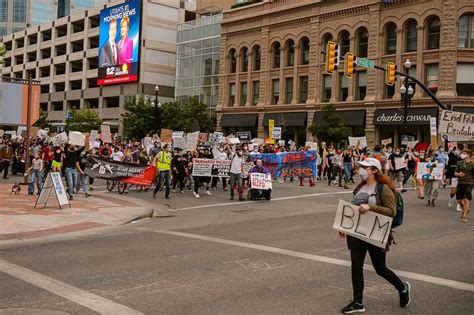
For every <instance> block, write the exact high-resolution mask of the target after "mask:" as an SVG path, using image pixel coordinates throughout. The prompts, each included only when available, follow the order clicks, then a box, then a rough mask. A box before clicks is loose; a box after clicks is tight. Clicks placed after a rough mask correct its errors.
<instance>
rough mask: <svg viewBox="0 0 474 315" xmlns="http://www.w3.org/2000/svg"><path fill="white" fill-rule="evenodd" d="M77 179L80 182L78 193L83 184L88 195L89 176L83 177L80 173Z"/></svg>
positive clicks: (77, 185) (77, 184) (77, 183)
mask: <svg viewBox="0 0 474 315" xmlns="http://www.w3.org/2000/svg"><path fill="white" fill-rule="evenodd" d="M77 177H78V181H77V182H76V192H79V190H80V189H81V184H82V190H83V191H84V193H85V194H86V195H87V194H88V193H89V176H88V175H86V174H84V175H82V174H81V173H78V174H77Z"/></svg>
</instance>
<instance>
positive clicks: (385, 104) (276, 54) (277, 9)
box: [217, 0, 474, 146]
mask: <svg viewBox="0 0 474 315" xmlns="http://www.w3.org/2000/svg"><path fill="white" fill-rule="evenodd" d="M387 2H388V1H371V0H357V1H355V0H337V1H309V0H301V1H294V0H274V1H263V2H260V3H255V4H250V5H247V6H243V7H240V8H236V9H233V10H228V11H225V12H224V18H223V21H222V35H221V66H220V82H219V85H220V89H219V97H218V104H217V123H218V129H222V130H224V131H225V132H227V133H233V132H236V131H239V130H247V131H248V130H250V131H252V133H253V136H258V137H266V136H268V128H266V127H267V126H268V120H269V119H274V120H275V125H276V126H278V125H280V126H282V127H283V131H284V138H285V139H287V140H288V139H293V140H296V141H297V142H299V143H304V141H305V140H306V139H307V138H308V137H310V136H311V135H310V134H308V133H307V127H308V126H310V125H311V124H313V123H323V122H322V121H321V107H322V106H323V105H324V104H326V103H328V102H330V103H332V104H334V105H335V106H336V108H337V111H338V112H339V113H340V115H341V116H342V117H343V118H344V119H345V120H346V123H347V125H349V126H351V127H352V129H353V134H354V135H355V136H358V135H366V136H367V138H368V143H369V146H373V145H374V144H376V143H380V141H381V139H386V138H392V139H393V141H394V143H395V145H398V144H400V142H401V138H402V137H403V138H406V137H413V138H415V139H417V140H419V141H425V142H429V137H430V130H429V118H430V116H437V115H438V114H439V111H438V107H437V106H436V105H435V103H434V102H433V100H432V99H431V98H429V97H428V96H427V95H426V93H424V92H423V91H422V90H421V89H420V88H417V89H416V92H415V94H414V96H413V101H412V104H411V109H410V110H409V116H408V126H407V127H406V128H405V127H403V119H401V117H403V115H402V112H400V111H399V110H398V109H399V108H400V107H401V95H400V87H401V83H400V80H398V81H397V83H396V85H395V86H393V87H388V86H387V85H385V74H384V72H383V71H378V70H370V69H369V70H367V69H364V68H360V67H358V68H357V69H356V74H355V75H354V78H353V79H347V78H345V77H344V75H343V68H344V67H343V64H341V65H340V67H339V70H338V73H336V74H334V75H333V76H328V75H325V73H324V69H325V68H324V65H325V58H324V55H322V54H321V51H323V50H325V46H326V43H327V41H329V40H334V41H336V42H337V43H338V44H339V46H340V48H341V54H342V55H344V54H345V53H346V52H347V51H351V52H353V53H354V54H355V55H356V56H358V57H363V58H368V59H371V60H373V61H375V63H376V64H378V65H382V66H384V65H386V63H387V62H388V61H392V62H395V63H396V64H397V65H398V69H399V70H400V69H404V66H403V64H404V63H405V61H406V60H407V59H409V60H410V61H411V64H412V66H411V68H410V70H409V71H410V72H409V73H410V74H414V75H416V77H417V78H418V79H420V80H421V81H423V82H425V84H426V85H427V86H428V87H429V88H430V89H431V91H433V92H435V93H436V95H437V97H438V98H440V99H441V100H442V101H443V102H444V103H446V104H451V105H453V106H454V109H455V110H459V111H467V112H474V76H473V75H472V73H473V72H474V3H473V2H472V1H471V0H459V1H455V0H445V1H442V0H433V1H426V0H406V1H390V2H389V3H387ZM323 140H324V139H323Z"/></svg>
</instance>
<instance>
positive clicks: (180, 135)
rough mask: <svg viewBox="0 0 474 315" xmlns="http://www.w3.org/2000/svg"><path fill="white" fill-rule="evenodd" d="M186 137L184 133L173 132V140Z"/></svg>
mask: <svg viewBox="0 0 474 315" xmlns="http://www.w3.org/2000/svg"><path fill="white" fill-rule="evenodd" d="M178 137H184V131H173V133H172V134H171V138H178Z"/></svg>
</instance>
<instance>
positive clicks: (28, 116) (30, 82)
mask: <svg viewBox="0 0 474 315" xmlns="http://www.w3.org/2000/svg"><path fill="white" fill-rule="evenodd" d="M32 90H33V80H32V79H31V74H30V75H29V76H28V104H27V109H26V141H25V153H26V158H25V173H26V171H27V170H28V169H29V168H30V132H31V98H32V96H31V94H32ZM28 183H29V181H28V176H24V184H28Z"/></svg>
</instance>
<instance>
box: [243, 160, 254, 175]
mask: <svg viewBox="0 0 474 315" xmlns="http://www.w3.org/2000/svg"><path fill="white" fill-rule="evenodd" d="M253 165H254V164H253V162H244V163H243V164H242V178H247V177H249V172H250V169H251V168H252V167H253Z"/></svg>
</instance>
